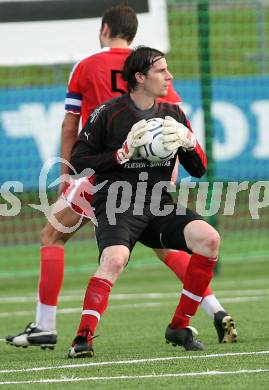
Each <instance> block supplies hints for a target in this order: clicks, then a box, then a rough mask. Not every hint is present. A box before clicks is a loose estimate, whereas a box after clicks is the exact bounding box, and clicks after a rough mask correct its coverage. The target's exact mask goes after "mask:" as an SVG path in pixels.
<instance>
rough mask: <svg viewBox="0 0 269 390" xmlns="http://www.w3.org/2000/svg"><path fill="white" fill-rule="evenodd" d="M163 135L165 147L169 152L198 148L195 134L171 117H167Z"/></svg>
mask: <svg viewBox="0 0 269 390" xmlns="http://www.w3.org/2000/svg"><path fill="white" fill-rule="evenodd" d="M162 133H163V146H164V147H165V149H167V150H177V149H178V148H180V147H182V148H183V149H185V150H192V149H194V148H195V146H196V143H197V141H196V137H195V135H194V134H193V132H192V131H191V130H190V129H188V127H186V126H184V125H183V124H182V123H179V122H177V121H176V120H175V119H174V118H172V117H171V116H166V117H165V119H164V122H163V129H162Z"/></svg>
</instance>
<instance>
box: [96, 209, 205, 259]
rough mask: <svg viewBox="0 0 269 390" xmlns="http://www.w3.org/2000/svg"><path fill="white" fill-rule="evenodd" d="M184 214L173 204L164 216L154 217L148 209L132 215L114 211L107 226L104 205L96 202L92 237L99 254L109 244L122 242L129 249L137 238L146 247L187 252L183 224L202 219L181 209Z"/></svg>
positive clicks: (131, 213)
mask: <svg viewBox="0 0 269 390" xmlns="http://www.w3.org/2000/svg"><path fill="white" fill-rule="evenodd" d="M185 210H186V214H185V215H177V210H176V205H174V209H173V211H172V212H171V213H170V214H169V215H167V216H154V215H152V213H151V212H150V210H145V212H144V215H141V216H140V215H133V211H132V209H128V210H127V211H125V212H123V213H121V214H120V213H119V214H116V216H115V217H116V223H115V224H114V225H111V223H110V222H109V220H108V217H107V211H106V204H105V202H104V203H103V205H100V204H99V205H98V207H96V209H95V215H96V218H97V221H98V226H97V227H96V239H97V244H98V248H99V252H100V254H101V253H102V251H103V250H104V249H105V248H106V247H108V246H112V245H124V246H126V247H127V248H129V250H130V252H131V251H132V249H133V247H134V245H135V244H136V242H137V241H139V242H141V243H142V244H144V245H146V246H148V247H150V248H167V249H178V250H184V251H187V252H190V250H189V249H188V248H187V246H186V241H185V237H184V233H183V231H184V228H185V226H186V225H187V224H188V223H190V222H192V221H195V220H203V218H202V217H201V216H200V215H199V214H197V213H195V212H194V211H191V210H189V209H185Z"/></svg>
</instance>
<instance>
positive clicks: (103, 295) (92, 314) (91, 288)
mask: <svg viewBox="0 0 269 390" xmlns="http://www.w3.org/2000/svg"><path fill="white" fill-rule="evenodd" d="M112 287H113V284H112V283H111V282H110V281H109V280H107V279H102V278H96V277H92V278H91V279H90V280H89V283H88V287H87V290H86V294H85V298H84V303H83V311H82V316H81V321H80V325H79V328H78V331H77V335H80V334H83V333H84V332H85V329H87V328H89V329H90V331H91V335H93V334H94V332H95V329H96V327H97V324H98V322H99V320H100V318H101V316H102V314H103V313H104V311H105V310H106V308H107V304H108V298H109V295H110V290H111V288H112Z"/></svg>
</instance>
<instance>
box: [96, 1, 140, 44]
mask: <svg viewBox="0 0 269 390" xmlns="http://www.w3.org/2000/svg"><path fill="white" fill-rule="evenodd" d="M105 24H107V25H108V26H109V28H110V38H116V37H118V38H122V39H126V41H128V42H132V40H133V39H134V37H135V34H136V31H137V27H138V20H137V16H136V12H135V10H134V9H133V8H131V7H129V6H127V5H124V4H121V5H116V6H115V7H111V8H109V9H108V10H107V11H106V12H105V13H104V15H103V17H102V24H101V29H103V27H104V25H105Z"/></svg>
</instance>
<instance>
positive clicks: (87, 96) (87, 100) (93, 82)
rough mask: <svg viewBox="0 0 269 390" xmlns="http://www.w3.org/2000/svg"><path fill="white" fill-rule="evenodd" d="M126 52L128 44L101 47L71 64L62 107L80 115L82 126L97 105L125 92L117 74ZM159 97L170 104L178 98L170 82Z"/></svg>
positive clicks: (120, 71)
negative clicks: (125, 45)
mask: <svg viewBox="0 0 269 390" xmlns="http://www.w3.org/2000/svg"><path fill="white" fill-rule="evenodd" d="M130 53H131V49H129V48H124V49H123V48H122V49H120V48H104V49H102V50H101V51H100V52H99V53H97V54H93V55H91V56H90V57H87V58H85V59H84V60H82V61H80V62H78V63H77V64H76V65H75V66H74V68H73V70H72V72H71V75H70V78H69V83H68V90H67V94H66V99H65V110H66V111H67V112H71V113H73V114H77V115H81V117H82V127H83V126H84V125H85V123H86V121H87V119H88V117H89V115H90V114H91V113H92V112H93V111H94V109H95V108H96V107H97V106H98V105H100V104H101V103H103V102H105V101H106V100H109V99H112V98H115V97H117V96H120V95H121V94H124V93H126V92H127V88H126V82H125V81H124V80H123V79H122V77H121V74H122V69H123V65H124V62H125V60H126V58H127V57H128V55H129V54H130ZM161 100H162V101H166V102H169V103H174V104H177V103H180V102H181V99H180V97H179V96H178V95H177V93H176V92H175V90H174V88H173V86H172V84H170V87H169V88H168V93H167V95H166V97H165V98H164V99H161Z"/></svg>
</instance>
